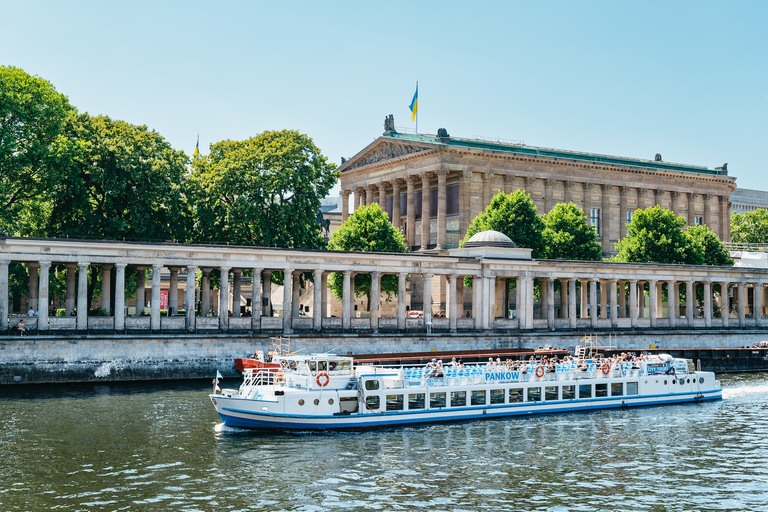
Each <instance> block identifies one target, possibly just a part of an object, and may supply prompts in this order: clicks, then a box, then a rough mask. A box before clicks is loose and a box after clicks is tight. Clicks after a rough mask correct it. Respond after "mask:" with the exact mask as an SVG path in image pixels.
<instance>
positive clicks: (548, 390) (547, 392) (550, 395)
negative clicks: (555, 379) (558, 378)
mask: <svg viewBox="0 0 768 512" xmlns="http://www.w3.org/2000/svg"><path fill="white" fill-rule="evenodd" d="M558 398H559V397H558V396H557V386H547V387H545V388H544V400H546V401H549V400H557V399H558Z"/></svg>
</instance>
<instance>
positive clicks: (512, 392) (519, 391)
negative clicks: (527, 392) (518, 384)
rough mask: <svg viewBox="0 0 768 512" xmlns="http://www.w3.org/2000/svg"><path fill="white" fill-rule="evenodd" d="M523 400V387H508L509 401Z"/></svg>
mask: <svg viewBox="0 0 768 512" xmlns="http://www.w3.org/2000/svg"><path fill="white" fill-rule="evenodd" d="M522 401H523V388H509V403H514V402H522Z"/></svg>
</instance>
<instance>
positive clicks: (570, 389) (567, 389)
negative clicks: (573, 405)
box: [563, 384, 576, 400]
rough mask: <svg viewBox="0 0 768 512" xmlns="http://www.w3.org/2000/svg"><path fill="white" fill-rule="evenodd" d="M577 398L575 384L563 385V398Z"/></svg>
mask: <svg viewBox="0 0 768 512" xmlns="http://www.w3.org/2000/svg"><path fill="white" fill-rule="evenodd" d="M574 398H576V386H574V385H573V384H571V385H568V386H563V400H573V399H574Z"/></svg>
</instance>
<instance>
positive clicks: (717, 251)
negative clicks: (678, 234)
mask: <svg viewBox="0 0 768 512" xmlns="http://www.w3.org/2000/svg"><path fill="white" fill-rule="evenodd" d="M684 234H685V237H686V240H687V242H688V247H687V251H686V252H687V254H688V259H687V261H685V263H688V264H690V265H716V266H719V265H733V260H732V259H731V254H730V252H729V251H728V249H727V248H726V247H725V244H724V243H723V242H722V241H721V240H720V239H719V238H718V237H717V235H716V234H715V233H713V232H712V230H711V229H709V228H708V227H707V226H701V225H700V226H689V227H688V229H686V230H685V233H684Z"/></svg>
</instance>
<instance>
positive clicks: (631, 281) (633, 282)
mask: <svg viewBox="0 0 768 512" xmlns="http://www.w3.org/2000/svg"><path fill="white" fill-rule="evenodd" d="M629 282H630V283H631V284H633V285H636V284H637V279H630V280H629Z"/></svg>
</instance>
